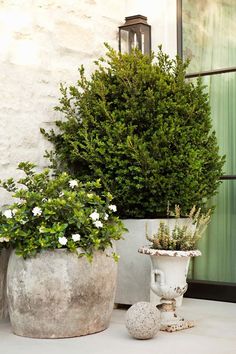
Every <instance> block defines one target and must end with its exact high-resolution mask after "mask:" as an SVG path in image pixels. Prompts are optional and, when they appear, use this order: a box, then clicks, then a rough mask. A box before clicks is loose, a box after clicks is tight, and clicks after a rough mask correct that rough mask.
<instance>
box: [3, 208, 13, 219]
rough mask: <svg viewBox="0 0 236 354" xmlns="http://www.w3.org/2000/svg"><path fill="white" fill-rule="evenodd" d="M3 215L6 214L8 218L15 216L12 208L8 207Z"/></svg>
mask: <svg viewBox="0 0 236 354" xmlns="http://www.w3.org/2000/svg"><path fill="white" fill-rule="evenodd" d="M3 215H4V216H5V217H6V218H7V219H11V218H12V216H13V213H12V211H11V210H10V209H8V210H5V211H4V213H3Z"/></svg>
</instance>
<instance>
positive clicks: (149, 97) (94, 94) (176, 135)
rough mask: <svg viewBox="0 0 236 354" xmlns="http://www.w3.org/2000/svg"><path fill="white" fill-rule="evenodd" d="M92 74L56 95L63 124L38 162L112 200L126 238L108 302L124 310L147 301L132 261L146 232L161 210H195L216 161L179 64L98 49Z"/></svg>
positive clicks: (141, 270)
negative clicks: (102, 53) (93, 181)
mask: <svg viewBox="0 0 236 354" xmlns="http://www.w3.org/2000/svg"><path fill="white" fill-rule="evenodd" d="M96 65H97V69H96V70H95V71H94V72H93V73H92V75H91V77H90V78H89V79H88V78H86V76H85V72H84V68H83V67H81V69H80V76H79V79H78V82H77V85H75V86H70V87H66V86H63V85H62V86H61V93H62V96H61V98H60V103H59V105H58V107H56V110H58V111H59V112H61V113H62V114H63V116H64V119H61V120H57V121H56V126H57V130H51V131H50V132H45V130H44V129H42V133H43V134H44V135H45V136H46V138H47V139H48V140H49V141H50V142H52V144H53V145H54V151H53V152H47V156H48V157H49V158H50V159H51V161H52V165H53V166H54V168H56V169H60V168H63V169H64V168H66V169H68V170H69V171H70V173H72V174H73V175H74V176H76V177H77V178H79V179H81V180H82V181H87V180H89V179H90V178H100V179H101V183H102V185H103V186H104V187H105V188H106V190H108V191H110V192H111V193H112V194H113V196H114V203H115V204H116V205H117V209H118V215H120V216H121V217H122V218H123V219H125V224H126V226H127V228H128V229H129V231H130V232H129V234H128V236H127V237H126V238H125V242H124V244H123V245H122V249H121V248H120V246H118V247H119V252H120V254H121V262H120V264H119V267H120V268H119V277H118V280H119V281H118V292H117V302H121V303H128V304H129V303H130V304H131V303H133V302H136V301H141V300H144V299H145V298H147V296H148V294H147V293H146V291H145V290H144V289H147V288H148V282H149V280H148V277H147V276H146V273H147V271H148V264H147V263H143V262H144V261H143V262H142V261H141V259H140V256H139V255H136V249H137V248H138V247H139V246H141V245H142V244H143V242H144V240H145V228H146V225H148V229H149V231H150V232H152V229H153V228H154V229H155V228H156V226H157V224H156V218H158V217H163V216H164V217H165V216H166V208H167V204H168V203H169V205H171V206H174V205H175V204H178V205H180V206H181V210H182V212H183V214H186V213H187V211H188V210H189V208H191V206H192V205H196V206H197V207H202V208H204V206H205V204H206V202H207V201H208V200H209V199H210V198H211V197H212V196H213V195H214V194H216V192H217V188H218V186H219V184H220V181H219V178H220V176H221V175H222V167H223V164H224V157H221V156H220V154H219V148H218V144H217V141H216V136H215V132H214V131H213V130H212V124H211V117H210V107H209V100H208V95H207V94H206V93H205V91H204V86H203V85H202V83H201V80H200V79H199V80H197V82H196V83H195V84H194V83H193V82H190V81H186V80H185V74H186V68H187V65H188V63H185V62H182V61H181V60H180V58H178V57H176V58H175V59H170V58H169V57H168V56H167V55H166V54H165V53H163V52H162V50H161V48H159V51H158V53H157V55H154V54H152V55H151V56H147V55H143V54H142V53H141V52H140V51H138V50H134V51H133V52H132V53H130V54H121V53H117V52H116V51H114V50H113V49H112V48H110V47H109V46H108V52H107V54H106V58H100V59H99V60H98V61H97V62H96ZM134 219H136V220H134ZM123 266H124V267H123ZM127 270H128V275H127ZM127 288H129V289H130V290H127ZM142 289H143V290H142Z"/></svg>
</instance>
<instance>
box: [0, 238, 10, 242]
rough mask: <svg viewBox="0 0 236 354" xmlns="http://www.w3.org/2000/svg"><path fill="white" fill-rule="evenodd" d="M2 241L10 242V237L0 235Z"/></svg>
mask: <svg viewBox="0 0 236 354" xmlns="http://www.w3.org/2000/svg"><path fill="white" fill-rule="evenodd" d="M0 242H9V238H8V237H0Z"/></svg>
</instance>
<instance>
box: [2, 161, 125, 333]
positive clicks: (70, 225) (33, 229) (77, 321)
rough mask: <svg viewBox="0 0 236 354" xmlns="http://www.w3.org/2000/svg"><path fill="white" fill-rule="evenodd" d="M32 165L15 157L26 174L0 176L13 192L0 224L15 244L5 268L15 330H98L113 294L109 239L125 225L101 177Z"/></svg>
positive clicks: (106, 320)
mask: <svg viewBox="0 0 236 354" xmlns="http://www.w3.org/2000/svg"><path fill="white" fill-rule="evenodd" d="M34 167H35V166H34V165H33V164H31V163H21V164H20V165H19V169H20V170H22V171H23V172H24V173H25V176H24V177H23V178H21V179H20V180H19V181H17V183H16V182H15V181H14V180H13V179H9V180H8V181H5V182H2V183H1V185H2V187H4V188H6V189H7V190H8V191H10V192H11V193H12V194H13V197H14V198H16V202H15V203H14V204H12V205H11V206H10V207H9V209H8V210H6V211H5V219H6V222H5V223H4V224H2V226H1V230H0V232H1V237H4V238H7V239H9V243H10V244H11V245H12V247H13V248H14V251H13V252H12V255H11V257H10V260H9V266H8V274H7V288H8V300H9V313H10V319H11V323H12V327H13V331H14V332H15V333H16V334H19V335H23V336H29V337H38V338H43V337H45V338H60V337H73V336H79V335H84V334H88V333H94V332H97V331H101V330H103V329H105V328H106V327H107V326H108V324H109V319H110V316H111V311H112V308H113V303H114V295H115V285H116V272H117V264H116V260H117V255H116V253H115V251H114V250H113V247H112V246H113V245H112V242H113V240H117V239H119V238H120V237H121V235H122V233H123V231H124V227H123V225H122V223H121V221H120V220H119V218H118V217H117V216H115V212H116V206H115V205H114V204H112V202H111V201H112V196H111V194H110V193H108V192H101V191H100V187H101V185H100V182H99V181H95V182H87V183H85V184H83V183H81V182H79V181H78V180H76V179H72V178H71V177H70V176H69V175H68V174H67V173H64V172H62V173H60V174H58V175H56V176H54V177H51V171H50V170H49V169H45V170H44V171H43V172H40V173H36V172H35V171H34ZM19 184H20V185H21V186H19Z"/></svg>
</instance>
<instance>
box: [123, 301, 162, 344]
mask: <svg viewBox="0 0 236 354" xmlns="http://www.w3.org/2000/svg"><path fill="white" fill-rule="evenodd" d="M125 325H126V328H127V330H128V332H129V334H130V335H131V336H132V337H134V338H136V339H150V338H153V337H154V336H155V335H156V334H157V332H158V331H159V329H160V312H159V310H158V309H157V308H156V306H155V305H154V304H151V303H150V302H137V303H136V304H134V305H133V306H131V307H130V308H129V310H128V311H127V313H126V319H125Z"/></svg>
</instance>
